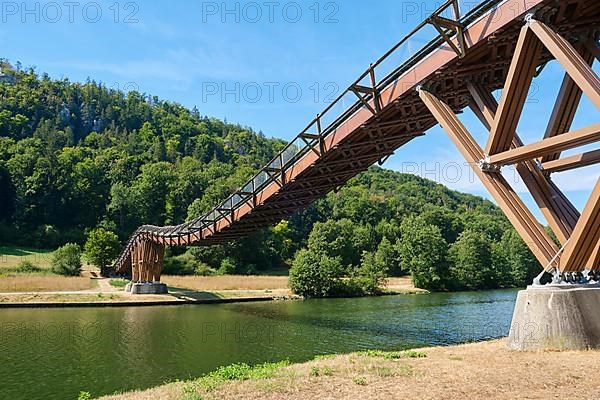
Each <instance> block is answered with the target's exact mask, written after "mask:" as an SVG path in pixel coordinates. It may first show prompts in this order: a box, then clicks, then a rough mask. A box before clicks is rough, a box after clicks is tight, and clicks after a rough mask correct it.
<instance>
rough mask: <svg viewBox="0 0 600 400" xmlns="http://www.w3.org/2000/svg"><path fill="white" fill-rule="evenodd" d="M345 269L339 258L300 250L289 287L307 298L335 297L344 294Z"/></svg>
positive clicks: (295, 259) (291, 272)
mask: <svg viewBox="0 0 600 400" xmlns="http://www.w3.org/2000/svg"><path fill="white" fill-rule="evenodd" d="M343 273H344V267H343V266H342V262H341V259H340V258H339V257H335V258H333V257H329V256H326V255H323V254H319V253H316V252H314V251H311V250H306V249H303V250H300V251H299V252H298V253H297V254H296V257H295V258H294V261H293V263H292V268H291V269H290V278H289V285H290V289H292V291H293V292H294V293H296V294H299V295H301V296H307V297H327V296H335V295H339V294H341V293H343V292H344V287H343V286H344V284H343V283H342V280H341V278H342V275H343Z"/></svg>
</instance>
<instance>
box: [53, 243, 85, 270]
mask: <svg viewBox="0 0 600 400" xmlns="http://www.w3.org/2000/svg"><path fill="white" fill-rule="evenodd" d="M51 266H52V267H51V269H52V272H53V273H55V274H57V275H65V276H78V275H79V271H80V270H81V248H80V247H79V245H77V244H73V243H68V244H65V245H64V246H63V247H61V248H59V249H58V250H56V251H55V252H54V254H53V255H52V261H51Z"/></svg>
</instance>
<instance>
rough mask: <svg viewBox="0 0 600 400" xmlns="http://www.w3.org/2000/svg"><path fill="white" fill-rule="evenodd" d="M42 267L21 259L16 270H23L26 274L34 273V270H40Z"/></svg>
mask: <svg viewBox="0 0 600 400" xmlns="http://www.w3.org/2000/svg"><path fill="white" fill-rule="evenodd" d="M40 271H42V269H41V268H40V267H38V266H37V265H35V264H34V263H32V262H31V261H27V260H25V261H21V262H20V263H19V264H18V265H17V267H16V268H15V272H21V273H24V274H32V273H34V272H40Z"/></svg>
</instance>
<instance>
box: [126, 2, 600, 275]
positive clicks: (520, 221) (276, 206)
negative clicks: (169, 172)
mask: <svg viewBox="0 0 600 400" xmlns="http://www.w3.org/2000/svg"><path fill="white" fill-rule="evenodd" d="M432 28H433V31H434V32H435V33H436V35H437V36H434V35H432V36H433V37H432V40H431V42H429V43H428V44H427V45H425V46H424V47H423V48H421V49H420V50H419V51H418V52H417V53H415V54H414V55H413V56H411V57H410V58H408V59H407V60H406V61H405V62H403V63H401V64H400V65H393V67H392V68H390V62H391V60H393V59H394V57H396V59H397V57H398V55H399V52H400V49H401V48H402V46H404V45H405V44H406V43H407V41H408V40H410V38H411V37H413V36H414V35H415V34H417V33H419V32H423V31H425V30H427V29H429V30H432ZM599 34H600V2H599V1H598V0H560V1H559V0H484V1H482V2H480V3H479V4H478V5H477V6H476V7H475V8H473V9H472V10H470V11H469V12H467V13H464V14H463V13H461V10H460V7H459V1H458V0H448V1H446V2H445V3H444V4H443V5H442V6H441V7H440V8H439V9H438V10H436V11H435V12H434V13H433V14H432V15H431V16H430V17H429V18H427V19H426V20H425V21H423V22H422V23H421V24H420V25H419V26H418V27H417V28H415V30H413V31H412V32H411V33H410V34H409V35H408V36H406V37H405V38H403V39H402V40H401V41H400V42H398V43H397V44H396V45H395V46H394V47H393V48H392V49H390V50H389V51H388V52H387V53H386V54H384V55H383V56H382V57H381V58H380V59H379V60H377V61H376V62H374V63H373V64H371V65H370V67H369V68H368V69H367V70H366V71H365V72H364V73H363V74H362V75H361V76H360V77H359V79H357V80H356V81H355V82H354V83H353V84H352V85H350V86H349V87H348V89H347V90H346V91H345V92H344V93H342V94H341V95H340V96H339V97H338V99H337V100H336V101H335V102H334V103H333V104H331V105H330V106H329V107H327V108H326V109H325V110H324V111H323V112H322V113H321V114H319V115H317V117H316V118H314V119H313V120H312V121H311V122H310V123H309V124H308V126H307V127H306V128H305V129H304V130H303V131H302V132H301V133H300V134H299V135H298V136H297V137H296V138H295V139H294V140H293V141H292V142H290V143H289V144H288V145H287V146H286V147H285V148H284V149H283V150H282V151H281V152H280V153H279V154H278V155H277V156H276V157H275V158H274V159H273V160H272V161H271V162H270V163H268V164H267V165H266V166H264V167H263V168H262V169H261V170H260V172H259V173H258V174H256V175H255V176H254V177H253V178H252V179H250V180H249V181H248V183H247V184H246V185H244V186H243V187H242V188H240V189H239V190H237V191H236V192H235V193H233V194H232V195H231V196H230V197H229V198H227V200H225V201H224V202H223V203H221V204H219V205H217V206H216V207H215V208H213V209H212V210H211V211H210V212H208V213H206V214H205V215H203V216H201V217H200V218H197V219H195V220H192V221H189V222H186V223H183V224H181V225H177V226H168V227H156V226H142V227H140V228H138V229H137V230H136V231H135V232H134V233H133V235H132V236H131V238H130V239H129V241H128V242H127V244H126V246H125V248H124V250H123V251H122V253H121V255H120V257H119V258H118V260H117V261H116V263H115V269H116V271H117V273H119V274H131V276H132V281H133V282H158V281H160V275H161V271H162V263H163V256H164V249H165V246H209V245H213V244H219V243H224V242H228V241H231V240H235V239H238V238H241V237H243V236H246V235H248V234H251V233H252V232H255V231H257V230H258V229H261V228H263V227H267V226H270V225H273V224H276V223H278V222H279V221H281V220H282V219H284V218H286V217H288V216H290V215H291V214H292V213H294V212H295V211H297V210H299V209H302V208H303V207H305V206H307V205H308V204H310V203H311V202H313V201H314V200H316V199H318V198H320V197H323V196H324V195H325V194H327V193H328V192H330V191H332V190H335V189H336V188H339V187H340V186H342V185H343V184H344V183H345V182H346V181H348V180H349V179H351V178H352V177H354V176H355V175H357V174H358V173H360V172H362V171H364V170H366V169H367V168H368V167H369V166H371V165H372V164H374V163H376V162H383V161H384V160H385V159H386V158H387V157H389V156H390V155H391V154H393V153H394V151H395V150H396V149H398V148H399V147H401V146H403V145H404V144H406V143H408V142H409V141H411V140H413V139H414V138H416V137H419V136H423V135H424V134H425V132H426V131H427V130H428V129H430V128H431V127H433V126H434V125H436V124H440V125H441V126H442V128H443V129H444V130H445V131H446V132H447V133H448V135H449V136H450V137H451V139H452V140H453V142H454V143H455V144H456V146H457V147H458V149H459V151H460V152H461V154H462V155H463V156H464V157H465V159H466V160H467V161H468V162H469V163H470V164H471V165H472V167H473V169H474V171H475V173H476V174H477V176H478V177H479V178H480V179H481V181H482V182H483V184H484V186H485V187H486V188H487V189H488V190H489V192H490V193H491V195H492V196H493V198H494V199H495V200H496V202H497V204H498V205H499V206H500V207H501V208H502V210H503V211H504V213H505V214H506V215H507V217H508V219H509V220H510V222H511V223H512V224H513V225H514V227H515V228H516V229H517V231H518V232H519V234H520V235H521V236H522V238H523V239H524V240H525V242H526V243H527V245H528V246H529V248H530V249H531V250H532V252H533V254H534V255H535V256H536V258H537V259H538V260H539V261H540V263H541V264H542V265H543V266H544V267H545V270H546V271H548V272H554V273H555V276H556V277H557V278H556V279H575V277H580V274H581V273H582V272H583V271H592V273H595V272H597V271H598V270H600V180H598V183H597V184H596V187H595V189H594V190H593V192H592V195H591V198H590V200H589V202H588V204H587V206H586V207H585V209H584V210H583V212H582V213H580V212H579V211H578V210H577V209H576V208H575V207H574V206H573V204H572V203H571V202H570V201H569V199H568V198H567V197H566V196H565V195H564V194H563V193H562V192H561V190H560V188H558V187H557V186H556V185H555V184H554V182H553V181H552V174H553V173H556V172H559V171H565V170H569V169H573V168H578V167H582V166H586V165H591V164H594V163H598V162H600V153H599V151H598V150H597V151H592V152H587V153H582V154H580V155H577V156H571V157H561V152H562V151H564V150H568V149H573V148H575V147H579V146H583V145H586V144H590V143H594V142H597V141H600V124H594V125H591V126H589V127H586V128H583V129H581V130H575V131H571V125H572V123H573V120H574V116H575V112H576V111H577V108H578V106H579V104H580V100H581V98H582V96H583V95H585V96H587V97H588V98H589V99H590V100H591V102H592V103H593V104H594V105H595V107H596V108H597V109H600V78H599V77H598V75H597V74H596V73H595V72H594V71H593V69H592V67H591V66H592V64H593V62H594V60H600V48H599V44H598V39H599ZM552 60H557V61H558V62H559V63H560V64H561V65H562V66H563V67H564V70H565V75H564V78H563V83H562V87H561V89H560V93H559V96H558V99H557V100H556V104H555V106H554V109H553V110H551V111H550V112H549V113H548V119H549V123H548V126H547V128H545V133H543V132H541V131H540V141H539V142H535V143H533V144H528V145H524V144H523V142H522V141H521V140H520V139H519V137H518V134H517V133H516V129H517V124H518V122H519V119H520V118H521V116H522V115H521V114H522V113H523V108H524V104H525V100H526V96H527V93H528V90H529V88H530V85H531V84H532V81H533V79H534V78H535V76H537V74H538V73H540V72H541V70H542V69H543V68H544V66H545V65H546V64H547V63H548V62H550V61H552ZM498 89H503V91H502V97H501V99H500V101H499V102H497V101H496V100H495V98H494V97H493V96H492V95H491V93H492V92H493V91H495V90H498ZM348 99H352V101H351V102H350V103H349V104H351V106H349V107H348V108H346V109H345V110H344V111H343V112H341V113H340V112H338V111H337V110H338V109H339V107H340V105H341V104H348V103H347V100H348ZM467 107H469V108H471V109H472V110H473V111H474V113H475V114H476V115H477V116H478V118H479V119H480V120H481V122H482V123H483V125H484V126H485V127H487V129H488V130H489V140H488V143H487V145H486V146H485V148H482V147H481V146H480V145H479V144H478V143H477V142H476V141H475V140H474V139H473V136H472V135H471V133H470V132H469V131H468V129H467V128H466V127H465V126H464V125H463V124H462V123H461V121H460V119H459V117H458V116H457V114H460V113H461V111H462V110H463V109H465V108H467ZM505 165H516V168H517V171H518V172H519V174H520V175H521V177H522V180H523V182H524V183H525V185H526V186H527V188H528V190H529V191H530V192H531V194H532V196H533V198H534V199H535V201H536V203H537V205H538V206H539V207H540V209H541V210H542V212H543V214H544V216H545V218H546V219H547V221H548V224H549V225H550V228H551V229H552V231H553V232H554V234H555V235H556V237H557V238H558V240H559V244H557V243H556V242H555V241H554V240H553V239H552V238H551V237H550V235H549V234H548V233H547V232H546V230H545V229H544V227H543V226H542V225H541V224H540V223H539V222H538V221H537V220H536V218H535V217H534V216H533V214H532V213H531V211H530V210H529V209H528V208H527V207H526V206H525V204H524V203H523V201H522V200H521V199H520V198H519V197H518V196H517V194H516V193H515V192H514V190H513V189H512V188H511V187H510V185H509V183H508V182H507V181H506V180H505V179H504V178H503V176H502V173H501V168H502V167H503V166H505ZM577 279H578V278H577Z"/></svg>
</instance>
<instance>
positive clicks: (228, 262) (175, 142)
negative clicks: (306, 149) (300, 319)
mask: <svg viewBox="0 0 600 400" xmlns="http://www.w3.org/2000/svg"><path fill="white" fill-rule="evenodd" d="M283 145H284V143H283V142H282V141H281V140H277V139H267V138H265V136H264V135H262V134H261V133H256V132H254V131H253V130H252V129H250V128H246V127H242V126H239V125H233V124H228V123H226V122H222V121H219V120H217V119H213V118H208V117H204V116H202V115H201V114H200V112H199V111H198V110H196V109H194V110H189V109H186V108H185V107H183V106H181V105H178V104H175V103H172V102H167V101H162V100H159V99H158V98H156V97H150V96H147V95H144V94H140V93H137V92H129V93H126V94H125V93H122V92H119V91H116V90H111V89H108V88H106V87H105V86H103V85H102V84H99V83H96V82H93V81H89V82H87V83H85V84H80V83H72V82H69V81H68V80H53V79H50V78H49V77H48V76H46V75H41V76H40V75H38V74H37V73H35V72H34V71H33V70H21V69H15V68H13V67H11V66H10V65H9V64H8V63H6V62H3V63H2V74H0V190H1V194H0V241H1V242H4V243H10V244H23V245H29V246H31V245H34V246H37V247H47V248H54V247H56V246H59V245H62V244H64V243H66V242H77V243H82V242H83V241H84V239H85V235H86V233H87V232H88V231H89V230H90V229H92V228H95V227H103V228H105V229H107V230H111V231H114V232H116V233H117V234H118V235H119V237H120V238H121V240H125V239H126V238H127V237H128V235H129V234H130V233H131V232H133V230H135V229H136V228H137V226H139V225H141V224H155V225H167V224H176V223H181V222H183V221H184V220H186V219H188V218H190V217H195V216H198V215H199V214H200V213H202V212H204V211H206V210H208V209H209V208H210V207H212V206H213V205H214V204H216V203H217V202H219V201H221V200H223V199H224V198H225V197H226V196H227V195H228V194H229V193H230V192H231V191H233V190H234V189H236V188H237V187H239V186H241V184H242V183H243V182H244V181H245V180H246V179H247V178H248V177H249V176H250V175H251V174H252V173H254V172H255V171H256V170H257V169H258V168H260V167H261V166H262V165H263V164H265V163H266V162H267V161H268V160H269V159H271V158H272V157H273V156H274V155H275V154H276V152H277V151H278V150H279V149H280V148H282V147H283ZM510 249H512V251H511V250H510ZM171 251H172V252H173V253H172V256H171V257H169V259H168V261H169V262H168V264H167V266H166V267H167V272H170V273H211V272H213V271H217V270H219V271H220V272H222V273H253V272H257V271H260V270H268V269H281V268H282V267H283V268H286V267H288V266H290V265H294V271H296V272H298V271H300V272H301V271H302V266H303V265H322V266H324V268H330V269H331V268H333V270H332V271H329V272H327V273H326V275H327V276H328V277H331V276H333V277H335V276H356V277H357V282H361V279H362V278H361V277H365V276H375V275H376V276H380V275H381V274H383V275H388V274H390V275H401V274H407V273H411V274H412V275H413V278H414V279H415V282H416V283H417V284H418V285H419V286H421V287H428V288H433V289H455V288H480V287H498V286H513V285H520V284H523V283H524V282H525V280H526V279H527V277H528V276H530V275H531V274H532V273H533V270H534V269H535V267H536V263H535V261H534V260H533V259H532V257H531V254H530V253H529V252H528V250H527V249H526V248H525V247H524V245H523V244H522V242H521V241H520V239H519V238H518V236H516V234H515V233H514V231H513V230H512V228H510V225H509V224H508V222H507V221H506V219H505V217H504V216H503V215H502V213H501V212H500V211H499V210H498V208H497V207H495V206H494V205H493V204H492V203H490V202H489V201H487V200H484V199H482V198H479V197H476V196H472V195H468V194H463V193H459V192H456V191H452V190H449V189H447V188H446V187H444V186H442V185H439V184H436V183H434V182H431V181H428V180H425V179H421V178H419V177H416V176H412V175H405V174H400V173H396V172H392V171H387V170H383V169H380V168H371V169H370V170H369V171H368V172H366V173H363V174H361V175H359V176H358V177H356V178H355V179H353V180H352V181H350V182H349V183H348V184H347V185H346V186H345V187H344V188H342V189H341V190H340V191H339V192H337V193H331V194H329V195H328V196H327V197H325V198H324V199H321V200H319V201H317V202H316V203H315V204H314V205H312V206H310V207H309V208H308V209H307V210H304V211H302V212H299V213H297V214H296V215H294V216H293V217H292V218H290V220H289V221H284V222H282V223H281V224H279V225H277V226H276V227H273V228H272V229H269V230H265V231H262V232H259V233H257V234H255V235H253V236H252V237H249V238H247V239H244V240H242V241H240V242H238V243H232V244H230V245H227V246H224V247H220V246H217V247H211V248H203V249H202V248H201V249H192V250H189V251H188V252H186V253H185V254H181V251H184V250H178V249H173V250H171ZM321 273H323V271H310V273H309V275H310V276H311V277H312V276H319V274H321ZM377 274H379V275H377ZM297 275H298V274H296V275H295V276H296V277H297ZM334 286H335V285H334ZM334 286H332V287H331V288H330V292H321V293H314V295H319V294H322V295H327V294H332V293H333V292H335V287H334ZM338 289H339V288H338ZM367 289H368V288H367ZM367 291H368V290H367Z"/></svg>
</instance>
